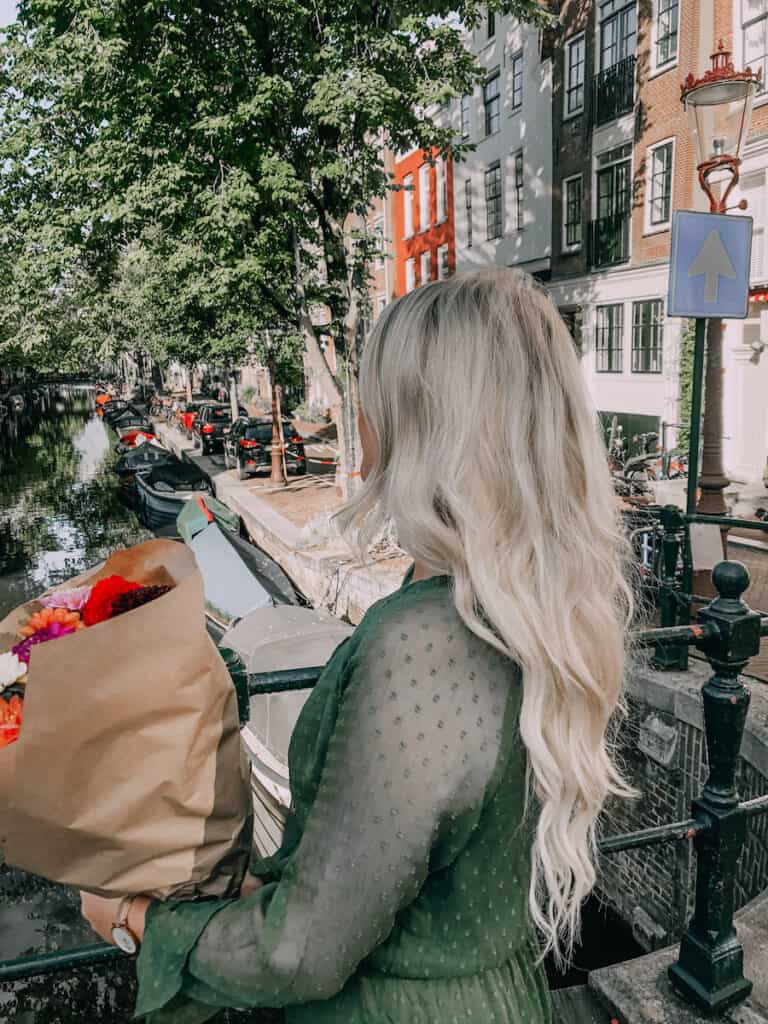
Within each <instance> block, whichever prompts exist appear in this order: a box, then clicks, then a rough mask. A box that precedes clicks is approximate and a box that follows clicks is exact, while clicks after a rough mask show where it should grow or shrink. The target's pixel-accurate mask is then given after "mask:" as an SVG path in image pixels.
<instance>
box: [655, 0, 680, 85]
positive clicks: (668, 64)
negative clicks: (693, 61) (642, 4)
mask: <svg viewBox="0 0 768 1024" xmlns="http://www.w3.org/2000/svg"><path fill="white" fill-rule="evenodd" d="M662 4H664V5H666V6H665V8H664V9H665V11H669V10H671V9H672V8H673V7H676V8H677V25H676V28H675V49H674V52H673V53H671V54H670V56H669V57H667V59H666V60H665V61H663V62H661V63H660V62H659V43H660V42H661V39H666V38H668V37H667V36H662V37H660V36H659V15H660V13H661V7H662ZM651 24H652V31H651V77H654V76H655V75H662V74H664V72H665V71H670V70H671V69H672V68H674V67H677V64H678V61H679V59H680V28H681V24H680V0H653V10H652V14H651ZM670 34H671V33H670Z"/></svg>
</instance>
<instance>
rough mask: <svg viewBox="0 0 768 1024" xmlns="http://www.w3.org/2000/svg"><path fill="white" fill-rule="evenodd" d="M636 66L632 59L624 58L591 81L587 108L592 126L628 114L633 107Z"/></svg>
mask: <svg viewBox="0 0 768 1024" xmlns="http://www.w3.org/2000/svg"><path fill="white" fill-rule="evenodd" d="M636 65H637V60H636V59H635V58H634V57H626V58H625V59H624V60H620V61H619V62H618V64H614V65H613V67H610V68H606V69H605V71H601V72H600V74H599V75H595V77H594V78H593V79H592V91H591V96H590V105H589V107H590V121H591V122H592V125H593V126H597V125H601V124H607V123H608V122H609V121H613V120H614V119H615V118H617V117H621V116H622V114H628V113H630V111H631V110H632V108H633V107H634V105H635V67H636Z"/></svg>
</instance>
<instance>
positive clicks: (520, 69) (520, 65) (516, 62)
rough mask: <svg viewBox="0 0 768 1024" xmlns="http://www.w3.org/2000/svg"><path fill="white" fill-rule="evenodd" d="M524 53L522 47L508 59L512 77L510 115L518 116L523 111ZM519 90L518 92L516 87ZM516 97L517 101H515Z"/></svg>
mask: <svg viewBox="0 0 768 1024" xmlns="http://www.w3.org/2000/svg"><path fill="white" fill-rule="evenodd" d="M524 57H525V54H524V51H523V48H522V46H521V47H520V49H519V50H516V51H515V52H514V53H513V54H512V56H511V57H510V60H509V64H510V69H511V75H512V91H511V96H512V111H511V112H512V114H519V113H520V111H521V110H522V109H523V95H524V75H525V61H524ZM518 84H519V86H520V88H519V90H518V88H517V85H518ZM516 96H517V101H516Z"/></svg>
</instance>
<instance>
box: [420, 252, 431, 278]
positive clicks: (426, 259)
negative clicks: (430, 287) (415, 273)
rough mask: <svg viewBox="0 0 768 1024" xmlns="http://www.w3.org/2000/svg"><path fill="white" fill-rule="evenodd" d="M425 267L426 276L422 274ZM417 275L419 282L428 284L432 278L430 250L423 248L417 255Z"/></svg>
mask: <svg viewBox="0 0 768 1024" xmlns="http://www.w3.org/2000/svg"><path fill="white" fill-rule="evenodd" d="M425 265H426V267H427V276H426V277H425V276H424V267H425ZM419 277H420V278H421V284H422V285H425V284H429V282H430V281H431V280H432V250H431V249H425V250H424V252H422V253H421V254H420V255H419Z"/></svg>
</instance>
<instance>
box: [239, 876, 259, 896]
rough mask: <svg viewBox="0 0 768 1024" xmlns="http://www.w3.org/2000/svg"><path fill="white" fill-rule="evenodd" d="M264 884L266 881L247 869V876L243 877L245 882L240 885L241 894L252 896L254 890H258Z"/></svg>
mask: <svg viewBox="0 0 768 1024" xmlns="http://www.w3.org/2000/svg"><path fill="white" fill-rule="evenodd" d="M262 885H264V883H263V882H262V880H261V879H260V878H257V877H256V875H252V874H251V873H250V871H247V872H246V874H245V878H244V879H243V884H242V885H241V886H240V896H241V897H242V896H250V895H251V893H252V892H256V890H257V889H260V888H261V887H262Z"/></svg>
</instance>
